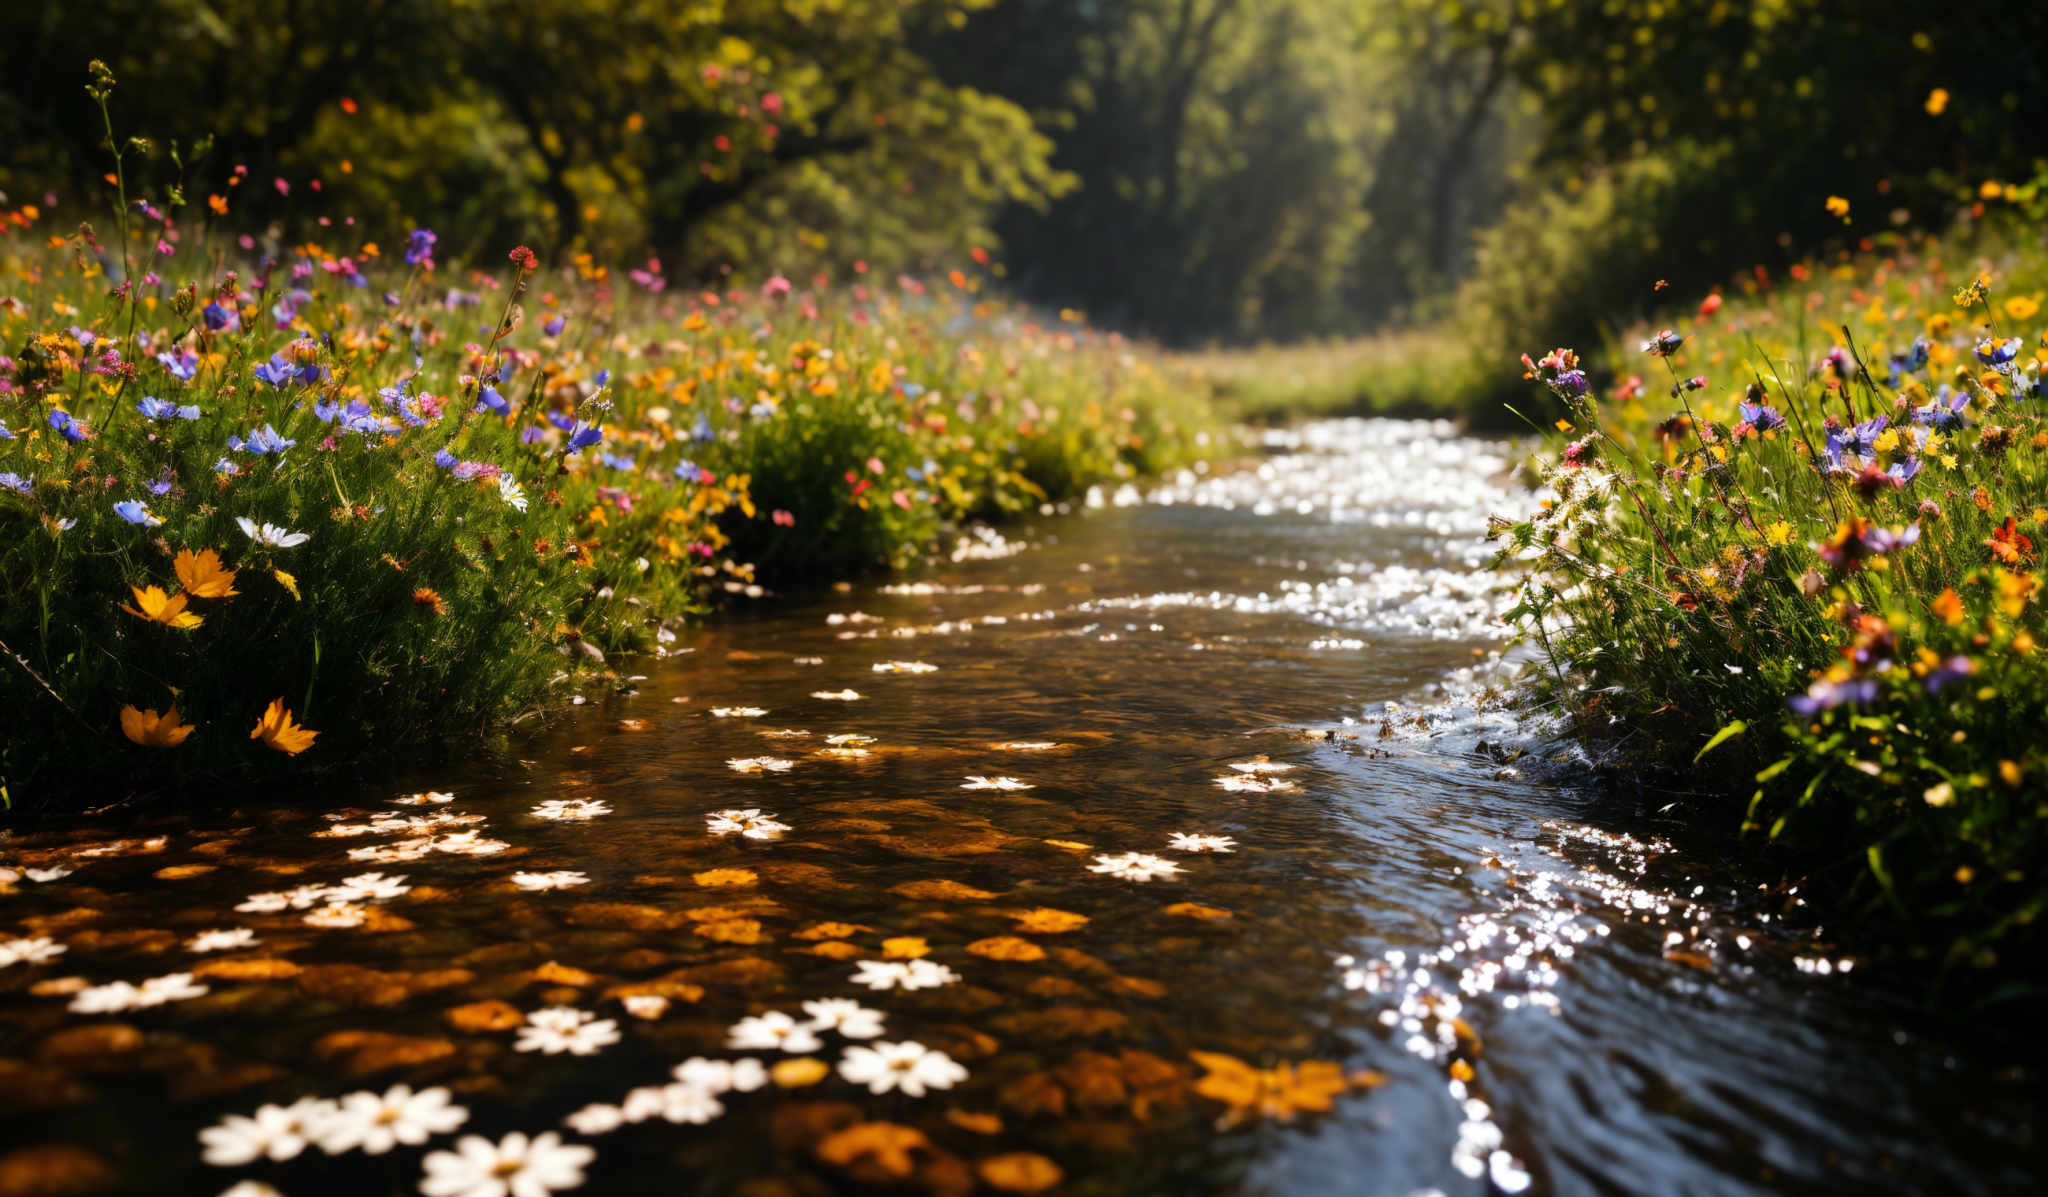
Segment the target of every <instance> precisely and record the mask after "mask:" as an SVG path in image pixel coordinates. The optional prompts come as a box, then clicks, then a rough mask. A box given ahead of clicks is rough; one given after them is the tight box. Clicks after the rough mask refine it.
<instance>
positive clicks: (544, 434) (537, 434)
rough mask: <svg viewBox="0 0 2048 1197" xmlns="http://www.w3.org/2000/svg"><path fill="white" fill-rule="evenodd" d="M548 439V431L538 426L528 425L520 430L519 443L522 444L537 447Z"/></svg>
mask: <svg viewBox="0 0 2048 1197" xmlns="http://www.w3.org/2000/svg"><path fill="white" fill-rule="evenodd" d="M546 439H548V431H547V429H545V428H542V427H541V426H540V425H538V424H528V425H527V426H526V427H524V428H522V429H520V430H519V442H520V443H521V444H524V445H537V444H539V443H540V442H542V441H544V440H546Z"/></svg>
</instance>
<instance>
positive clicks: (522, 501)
mask: <svg viewBox="0 0 2048 1197" xmlns="http://www.w3.org/2000/svg"><path fill="white" fill-rule="evenodd" d="M498 497H499V498H500V499H503V500H504V501H505V504H506V506H508V507H511V508H513V509H514V510H516V511H525V510H526V492H525V491H523V490H521V489H520V488H519V484H518V483H517V482H515V481H513V480H512V475H510V474H500V475H498Z"/></svg>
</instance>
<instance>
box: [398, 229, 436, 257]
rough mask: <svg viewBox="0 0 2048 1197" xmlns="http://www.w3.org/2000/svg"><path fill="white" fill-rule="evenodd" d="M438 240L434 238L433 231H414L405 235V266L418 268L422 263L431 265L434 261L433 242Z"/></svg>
mask: <svg viewBox="0 0 2048 1197" xmlns="http://www.w3.org/2000/svg"><path fill="white" fill-rule="evenodd" d="M438 240H440V238H438V237H436V236H434V230H432V229H414V230H413V231H412V232H410V233H407V234H406V235H405V264H406V265H408V266H418V265H421V264H422V263H432V262H433V260H434V242H436V241H438Z"/></svg>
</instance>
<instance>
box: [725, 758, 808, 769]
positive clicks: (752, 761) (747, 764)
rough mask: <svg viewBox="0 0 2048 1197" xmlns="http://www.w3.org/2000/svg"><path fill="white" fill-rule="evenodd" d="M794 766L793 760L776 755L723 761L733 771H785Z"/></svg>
mask: <svg viewBox="0 0 2048 1197" xmlns="http://www.w3.org/2000/svg"><path fill="white" fill-rule="evenodd" d="M795 766H796V762H795V761H786V760H783V759H782V758H781V757H776V756H748V757H739V758H737V759H734V760H729V761H727V762H725V767H726V768H728V769H731V770H732V771H733V772H734V773H787V772H789V771H790V770H791V769H792V768H794V767H795Z"/></svg>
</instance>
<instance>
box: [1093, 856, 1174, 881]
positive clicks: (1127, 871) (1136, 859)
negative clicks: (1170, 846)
mask: <svg viewBox="0 0 2048 1197" xmlns="http://www.w3.org/2000/svg"><path fill="white" fill-rule="evenodd" d="M1088 871H1089V872H1091V873H1107V874H1109V875H1110V876H1112V877H1117V878H1121V879H1122V880H1125V881H1150V880H1152V879H1153V878H1154V877H1170V876H1172V875H1173V874H1175V873H1178V872H1180V866H1179V865H1177V864H1175V863H1173V862H1172V861H1170V860H1166V859H1164V858H1162V857H1158V856H1148V855H1146V854H1145V853H1143V852H1126V853H1124V854H1123V855H1121V856H1098V857H1096V858H1095V863H1094V864H1092V865H1089V866H1088Z"/></svg>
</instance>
